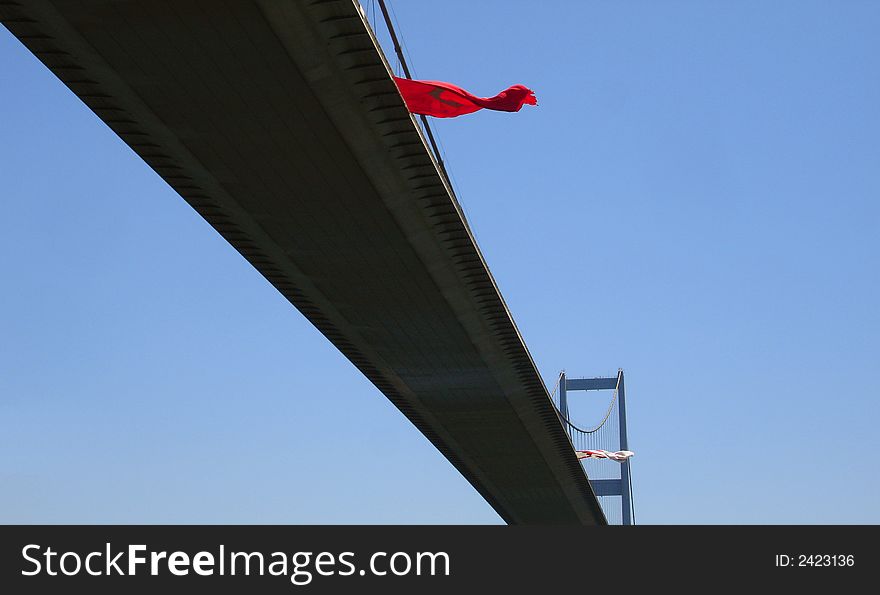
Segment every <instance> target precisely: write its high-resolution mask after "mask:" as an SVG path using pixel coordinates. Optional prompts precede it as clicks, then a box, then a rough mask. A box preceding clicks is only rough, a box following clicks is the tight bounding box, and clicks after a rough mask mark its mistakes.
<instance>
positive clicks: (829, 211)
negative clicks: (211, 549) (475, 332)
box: [0, 0, 880, 523]
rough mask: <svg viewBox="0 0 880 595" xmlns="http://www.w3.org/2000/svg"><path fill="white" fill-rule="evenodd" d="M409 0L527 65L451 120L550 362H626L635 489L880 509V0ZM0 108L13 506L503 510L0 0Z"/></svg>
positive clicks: (504, 264) (483, 231)
mask: <svg viewBox="0 0 880 595" xmlns="http://www.w3.org/2000/svg"><path fill="white" fill-rule="evenodd" d="M363 3H364V4H365V5H367V6H368V7H370V6H371V5H372V3H371V2H370V0H364V2H363ZM391 4H392V6H393V7H394V10H395V14H396V17H397V19H398V21H399V27H400V32H401V33H402V35H403V38H404V40H405V42H406V46H407V50H408V52H409V55H410V57H411V60H412V66H413V67H414V70H415V75H416V76H417V77H422V78H427V79H439V80H447V81H450V82H453V83H456V84H459V85H461V86H463V87H465V88H466V89H468V90H470V91H472V92H474V93H476V94H478V95H493V94H495V93H496V92H498V91H499V90H501V89H503V88H505V87H507V86H508V85H510V84H513V83H523V84H526V85H528V86H529V87H531V88H533V89H534V90H535V91H536V93H537V96H538V99H539V106H538V107H536V108H532V107H530V106H526V107H525V108H524V109H523V111H522V112H520V113H518V114H502V113H492V112H478V113H476V114H473V115H469V116H464V117H461V118H457V119H454V120H445V121H435V122H434V127H435V131H436V132H437V134H438V136H439V137H440V139H441V140H442V143H443V146H444V149H445V153H446V161H447V164H448V167H449V169H450V170H451V172H452V175H453V179H454V182H455V184H456V187H457V191H458V195H459V197H460V200H461V202H462V203H463V205H464V208H465V211H466V213H467V215H468V218H469V221H470V223H471V224H472V226H473V228H474V230H475V233H476V236H477V238H478V240H479V243H480V246H481V248H482V249H483V251H484V253H485V255H486V258H487V260H488V262H489V265H490V267H491V269H492V271H493V273H494V274H495V277H496V279H497V281H498V284H499V286H500V288H501V290H502V292H503V293H504V296H505V298H506V300H507V302H508V305H509V306H510V308H511V310H512V312H513V314H514V317H515V319H516V321H517V323H518V325H519V327H520V329H521V331H522V333H523V335H524V337H525V338H526V341H527V343H528V345H529V348H530V350H531V352H532V354H533V356H534V357H535V359H536V362H537V363H538V365H539V367H540V369H541V372H542V374H544V376H545V378H546V379H547V381H548V384H551V385H552V383H553V382H554V381H555V376H556V374H557V373H558V371H559V370H560V369H562V368H565V369H566V370H567V372H568V373H569V374H571V375H584V376H594V375H605V374H613V373H614V372H615V371H616V370H617V368H618V367H623V368H624V369H625V370H626V374H627V389H628V391H627V397H628V416H629V423H630V428H629V434H630V444H631V448H632V450H634V451H635V452H636V456H635V458H634V459H633V481H634V490H635V501H636V512H637V517H638V520H639V522H641V523H878V522H880V505H878V502H880V479H878V475H880V474H878V463H877V456H876V453H877V452H878V451H880V438H878V432H877V431H876V427H877V423H878V421H880V405H878V396H880V378H878V373H877V372H878V353H880V340H878V336H880V314H878V306H877V304H878V295H880V278H878V277H880V274H878V266H877V255H878V253H880V250H878V248H880V201H878V199H880V149H878V142H880V141H878V139H880V110H878V108H877V106H878V105H880V68H878V58H877V56H880V38H878V36H877V35H876V31H877V28H878V26H880V4H877V3H874V2H857V1H854V0H853V1H848V2H809V1H806V2H784V1H780V2H773V3H766V2H737V3H730V2H697V1H696V0H692V1H688V2H683V1H682V2H624V3H621V2H593V1H589V2H588V1H579V2H575V1H570V2H547V3H534V2H528V3H527V2H513V1H505V2H498V1H487V2H463V1H448V2H444V3H443V9H442V10H438V9H437V4H436V3H421V2H401V1H399V0H398V1H394V2H392V3H391ZM371 14H372V12H371ZM389 49H390V48H389ZM392 61H393V60H392ZM0 114H2V115H3V117H2V118H0V205H2V212H3V216H2V217H0V270H2V280H3V292H2V294H0V296H2V297H0V304H2V307H0V337H2V340H0V486H2V489H0V522H65V523H66V522H77V523H85V522H99V523H104V522H108V523H115V522H137V523H152V522H168V523H177V522H189V523H221V522H247V523H269V522H271V523H497V522H499V520H498V517H497V516H496V515H495V513H494V512H493V511H492V510H491V508H490V507H489V506H488V505H487V504H485V503H484V502H483V501H482V500H481V498H480V497H479V496H478V494H477V493H476V492H475V491H474V490H473V489H472V488H471V487H470V486H469V485H468V484H467V483H466V482H465V481H464V480H463V479H462V478H461V477H460V476H459V475H458V474H457V472H456V471H455V470H454V469H453V468H452V466H451V465H449V464H448V463H447V462H446V461H445V459H443V457H441V456H440V455H439V454H438V453H437V452H436V451H435V450H434V449H433V447H431V446H430V444H428V442H427V441H426V440H425V439H424V438H423V437H422V436H421V434H419V433H418V432H417V431H416V430H415V429H414V428H413V427H412V426H411V425H410V424H409V422H407V421H406V420H405V418H404V417H403V416H402V415H401V414H400V413H399V412H397V411H396V410H395V409H394V408H393V407H392V406H391V405H390V403H389V402H388V401H387V400H386V399H385V398H384V397H383V396H382V395H381V394H380V393H379V392H378V390H376V389H375V388H374V387H373V386H372V385H371V384H370V383H369V382H368V381H367V380H366V379H365V378H363V377H362V376H361V375H360V374H359V373H358V372H357V371H356V370H355V369H354V367H353V366H352V365H351V364H349V363H348V362H347V360H345V359H344V358H343V357H342V356H341V355H340V354H339V353H338V352H337V351H336V350H335V349H334V348H333V347H332V346H331V345H330V343H329V342H328V341H327V340H326V339H324V338H323V336H321V335H320V333H318V332H317V331H316V330H315V329H314V328H312V327H311V325H310V324H309V323H308V322H307V321H306V320H305V319H304V318H303V317H302V316H301V315H300V314H299V313H298V312H297V311H296V310H295V309H294V308H293V307H291V306H290V305H289V304H288V303H287V302H286V301H285V300H284V299H283V298H282V297H281V296H280V295H279V294H278V293H277V292H276V291H275V290H274V289H273V288H272V287H271V285H269V283H268V282H267V281H265V280H264V279H263V278H262V277H261V276H260V275H259V274H258V273H257V272H256V271H255V270H253V268H252V267H251V266H250V265H249V264H248V263H247V262H246V261H244V259H242V258H241V256H239V255H238V254H237V253H236V252H235V251H234V250H233V249H232V248H231V247H230V246H228V245H227V244H226V243H225V241H224V240H223V239H222V238H221V237H220V236H219V235H218V234H217V233H216V232H215V231H214V230H213V229H212V228H211V227H210V226H209V225H208V224H207V223H205V222H204V221H203V220H201V218H200V217H199V216H198V215H197V214H196V213H195V212H194V211H193V210H192V209H191V208H190V207H189V206H188V205H186V203H185V202H184V201H183V200H182V199H180V198H179V197H178V196H176V195H175V194H174V192H173V191H172V190H171V189H170V188H169V187H168V186H167V185H166V184H165V183H164V182H163V181H162V180H161V179H160V178H159V177H158V176H157V175H156V174H155V173H153V172H152V171H151V170H150V169H149V168H148V167H147V166H146V165H145V164H144V163H143V162H141V161H140V159H139V158H137V157H136V155H135V154H134V153H133V152H132V151H131V150H130V149H128V148H127V147H126V146H125V145H124V143H122V141H120V140H119V139H118V138H116V137H115V135H114V134H113V133H112V132H111V131H110V130H109V129H108V128H107V127H106V126H105V125H104V124H102V123H101V122H100V121H99V120H98V119H97V118H96V117H95V116H94V115H93V114H92V113H91V112H90V111H89V110H88V109H87V108H86V107H85V106H84V105H82V104H81V103H80V102H79V101H78V100H77V99H76V98H75V97H74V96H73V95H72V94H71V93H70V92H69V91H68V90H67V89H66V88H65V87H63V85H61V83H59V82H58V81H57V80H56V79H55V78H54V76H53V75H51V74H50V73H49V72H48V71H47V70H46V69H45V68H44V67H43V66H42V65H41V64H40V63H39V62H38V61H37V60H36V58H34V57H33V56H32V55H30V54H29V53H28V52H27V51H26V50H25V49H24V48H23V47H22V46H21V45H20V44H19V43H18V42H17V41H16V40H15V39H14V38H13V37H12V36H11V35H10V34H9V33H8V32H7V31H6V30H5V29H0ZM582 398H586V397H582ZM584 411H586V409H585V410H584ZM583 421H584V423H585V424H587V423H588V422H589V421H590V420H583Z"/></svg>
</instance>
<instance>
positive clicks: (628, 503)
mask: <svg viewBox="0 0 880 595" xmlns="http://www.w3.org/2000/svg"><path fill="white" fill-rule="evenodd" d="M599 390H612V391H614V397H613V398H612V400H611V404H610V405H609V407H608V411H607V413H606V415H605V418H604V419H603V420H602V421H601V422H600V423H599V425H597V426H595V427H592V428H589V429H584V428H581V427H579V426H577V425H575V424H574V423H572V421H571V417H570V415H569V406H568V399H569V393H571V392H575V391H599ZM558 391H559V400H558V403H556V407H557V409H558V411H559V415H560V418H561V421H562V423H563V425H564V426H565V429H566V431H567V432H568V435H569V437H570V438H571V441H572V444H573V445H574V446H575V448H576V449H580V448H583V449H584V450H593V449H600V450H629V448H628V441H627V435H626V387H625V384H624V375H623V369H622V368H621V369H619V370H618V371H617V376H610V377H601V378H568V377H567V376H566V374H565V372H564V371H563V372H561V373H560V375H559V384H558ZM615 408H616V415H614V409H615ZM615 426H616V427H615ZM585 461H589V459H585ZM609 463H610V461H607V460H603V461H599V462H596V463H594V465H595V468H594V471H596V472H594V473H590V471H589V470H588V471H587V474H588V476H591V477H593V476H595V478H591V479H590V485H591V486H592V488H593V492H594V493H595V494H596V496H597V497H598V498H599V499H600V501H604V502H607V503H608V504H604V502H603V510H604V511H605V514H606V516H608V514H609V513H610V512H612V511H611V510H608V509H607V508H606V506H609V505H610V502H611V501H612V500H611V498H610V497H615V496H619V497H620V520H621V521H620V522H621V524H623V525H632V524H633V503H632V481H631V480H632V476H631V469H630V460H629V459H626V460H625V461H623V462H621V463H619V464H614V466H613V467H609V466H608V465H609ZM590 464H591V463H585V465H587V466H589V465H590ZM618 468H619V473H618V472H616V469H618ZM609 470H610V471H609ZM614 512H616V511H614Z"/></svg>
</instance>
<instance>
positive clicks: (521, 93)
mask: <svg viewBox="0 0 880 595" xmlns="http://www.w3.org/2000/svg"><path fill="white" fill-rule="evenodd" d="M394 82H396V83H397V88H398V89H400V94H401V95H402V96H403V100H404V101H405V102H406V107H407V108H408V109H409V111H411V112H412V113H414V114H421V115H423V116H434V117H435V118H454V117H455V116H463V115H464V114H470V113H472V112H475V111H477V110H479V109H482V108H486V109H493V110H498V111H502V112H518V111H519V110H520V108H522V106H523V104H526V103H528V104H529V105H538V100H537V99H535V93H534V92H533V91H532V90H531V89H529V88H528V87H524V86H523V85H514V86H512V87H509V88H507V89H505V90H504V91H502V92H501V93H499V94H498V95H496V96H495V97H477V96H476V95H474V94H472V93H468V92H467V91H465V90H464V89H462V88H461V87H456V86H455V85H452V84H449V83H441V82H439V81H414V80H412V79H403V78H398V77H394Z"/></svg>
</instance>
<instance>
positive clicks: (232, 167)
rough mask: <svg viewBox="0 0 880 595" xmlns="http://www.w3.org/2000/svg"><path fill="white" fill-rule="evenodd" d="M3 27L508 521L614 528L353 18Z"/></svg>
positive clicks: (309, 4)
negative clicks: (133, 152) (597, 525)
mask: <svg viewBox="0 0 880 595" xmlns="http://www.w3.org/2000/svg"><path fill="white" fill-rule="evenodd" d="M0 18H2V20H3V22H4V24H5V25H6V26H7V27H8V28H9V29H10V30H11V31H12V32H13V34H15V35H16V36H17V37H18V38H19V39H20V40H21V41H22V42H23V43H24V44H25V45H26V46H27V47H28V48H29V49H30V50H31V51H32V52H33V53H34V54H35V55H36V56H37V57H38V58H39V59H40V60H41V61H42V62H43V63H44V64H45V65H46V66H47V67H49V68H50V69H51V70H52V71H53V72H54V73H55V74H56V75H57V76H58V77H59V78H60V79H61V80H62V81H63V82H64V83H65V84H66V85H67V86H68V87H69V88H70V89H71V90H72V91H73V92H74V93H75V94H76V95H77V96H78V97H79V98H80V99H81V100H82V101H84V102H85V103H86V104H87V105H88V106H89V107H90V108H91V109H92V110H93V111H94V112H95V113H96V114H97V115H98V116H99V117H100V118H101V119H102V120H103V121H104V122H106V123H107V125H108V126H110V127H111V128H112V129H113V130H114V131H115V132H116V133H117V134H118V135H119V136H120V137H121V138H122V139H123V140H124V141H125V142H126V143H128V145H129V146H130V147H131V148H132V149H133V150H134V151H136V152H137V153H138V154H139V155H140V156H141V157H142V158H143V159H144V160H145V161H146V162H147V163H148V164H149V165H150V166H151V167H152V168H153V169H154V170H155V171H156V172H158V173H159V175H161V176H162V177H163V178H164V179H165V180H166V181H167V182H168V184H170V185H171V186H172V187H173V188H174V189H175V190H176V191H177V192H178V193H179V194H180V195H181V196H182V197H183V198H184V199H185V200H186V201H187V202H188V203H189V204H190V205H192V207H193V208H194V209H196V211H198V212H199V213H200V214H201V215H202V216H203V217H204V218H205V219H206V220H207V221H208V222H209V223H210V224H211V225H212V226H213V227H214V228H215V229H216V230H217V231H218V232H219V233H221V234H222V235H223V237H225V238H226V239H227V240H228V241H229V242H230V243H231V244H232V245H233V246H234V247H235V248H236V249H237V250H238V251H239V252H240V253H241V254H242V255H243V256H244V257H245V258H246V259H247V260H248V261H250V262H251V263H252V264H253V266H254V267H256V268H257V269H258V270H259V271H260V272H261V273H262V274H263V275H264V276H265V277H266V278H267V279H268V280H269V281H270V282H271V283H272V284H273V285H274V286H275V287H276V288H277V289H278V291H280V292H281V293H282V294H283V295H284V296H285V297H286V298H287V299H288V300H290V302H291V303H292V304H293V305H294V306H296V307H297V308H298V309H299V310H300V312H302V313H303V314H304V315H305V316H306V317H307V318H308V319H309V320H310V321H311V322H312V323H313V324H314V325H315V326H316V327H317V328H318V329H319V330H320V331H321V332H322V333H323V334H324V335H325V336H326V337H327V338H328V339H329V340H330V341H332V342H333V344H334V345H335V346H336V347H337V348H338V349H339V350H340V351H342V352H343V353H344V354H345V355H346V357H348V359H349V360H351V362H352V363H354V365H355V366H357V367H358V369H359V370H361V371H362V372H363V373H364V374H365V375H366V376H367V377H368V378H369V379H370V380H371V381H372V382H373V383H374V384H375V385H376V386H377V387H378V388H379V390H381V391H382V393H384V394H385V395H386V396H387V397H388V398H389V399H390V400H391V401H392V402H393V403H394V404H395V405H396V406H397V407H398V408H399V409H400V411H401V412H403V414H404V415H405V416H406V417H407V418H409V420H410V421H411V422H412V423H413V424H415V425H416V426H417V427H418V428H419V430H421V431H422V432H423V433H424V435H425V436H426V437H427V438H428V439H429V440H430V441H431V442H432V443H433V444H434V445H435V446H436V447H437V448H438V449H439V450H440V451H441V452H442V453H443V454H444V455H445V456H446V457H447V458H448V459H449V460H450V461H451V462H452V464H453V465H455V467H456V468H457V469H458V470H459V471H460V472H461V473H462V475H464V477H465V478H467V479H468V481H470V482H471V484H472V485H473V486H474V487H475V488H476V489H477V490H478V491H479V492H480V494H482V496H483V497H484V498H486V500H487V501H488V502H489V503H490V504H491V505H492V506H493V507H494V508H495V510H496V511H497V512H498V513H499V514H500V515H501V517H502V518H503V519H504V520H505V521H507V522H509V523H571V524H601V523H604V522H605V519H604V516H603V514H602V512H601V510H600V508H599V505H598V502H597V500H596V498H595V496H594V494H593V492H592V490H591V489H590V486H589V483H588V481H587V477H586V476H585V474H584V472H583V470H582V468H581V466H580V464H579V463H578V462H577V460H576V458H575V455H574V453H573V451H572V447H571V444H570V442H569V439H568V437H567V435H566V434H565V433H564V431H563V428H562V426H561V425H560V423H559V421H558V418H557V414H556V411H555V409H554V407H553V405H552V403H551V401H550V399H549V396H548V394H547V391H546V388H545V387H544V385H543V382H542V381H541V378H540V376H539V374H538V371H537V369H536V367H535V365H534V363H533V361H532V359H531V357H530V355H529V353H528V351H527V349H526V346H525V344H524V342H523V340H522V338H521V336H520V335H519V333H518V331H517V329H516V326H515V325H514V322H513V320H512V318H511V316H510V314H509V312H508V311H507V308H506V306H505V304H504V301H503V299H502V297H501V295H500V293H499V292H498V289H497V287H496V286H495V283H494V281H493V279H492V276H491V274H490V272H489V270H488V268H487V266H486V264H485V262H484V260H483V258H482V255H481V254H480V252H479V249H478V247H477V245H476V243H475V241H474V238H473V236H472V234H471V232H470V230H469V228H468V226H467V223H466V222H465V220H464V218H463V216H462V213H461V210H460V208H459V205H458V204H457V202H456V201H455V199H454V198H453V197H452V196H451V195H450V192H449V191H448V189H447V187H446V186H445V185H444V183H443V180H442V178H441V177H440V176H439V174H438V171H437V167H436V164H435V163H434V161H433V159H432V157H431V155H430V153H429V151H428V150H427V148H426V146H425V144H424V140H423V139H422V137H421V134H420V132H419V131H418V129H417V126H416V125H415V122H414V120H413V118H412V117H411V116H410V115H409V113H408V112H407V111H406V109H405V107H404V105H403V102H402V100H401V98H400V96H399V94H398V93H397V91H396V88H395V86H394V83H393V81H392V79H391V76H390V72H389V70H388V68H387V65H386V63H385V62H384V59H383V58H382V56H381V54H380V52H379V51H378V49H377V47H376V45H375V42H374V40H373V38H372V36H371V35H370V33H369V31H368V29H367V27H366V26H365V24H364V22H363V20H362V18H361V15H360V12H359V11H358V9H357V6H356V5H355V4H354V3H353V2H352V1H351V0H330V1H328V0H312V1H305V0H303V1H289V2H274V1H270V0H266V1H263V2H253V1H235V0H232V1H227V2H208V1H202V2H198V1H190V0H178V1H172V0H151V1H150V2H118V1H111V0H96V1H88V2H84V1H78V0H55V1H43V0H19V1H10V0H0ZM9 91H10V92H11V90H9ZM156 234H157V236H159V237H161V234H162V230H161V229H157V230H156ZM218 323H220V324H222V321H221V322H218Z"/></svg>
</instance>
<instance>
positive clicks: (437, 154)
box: [379, 0, 455, 196]
mask: <svg viewBox="0 0 880 595" xmlns="http://www.w3.org/2000/svg"><path fill="white" fill-rule="evenodd" d="M379 8H380V9H381V10H382V17H383V18H384V19H385V26H386V27H387V28H388V33H389V34H390V35H391V41H392V43H394V52H395V53H396V54H397V59H398V60H400V66H401V68H403V74H404V75H405V76H406V78H408V79H410V80H412V73H411V72H410V71H409V66H408V65H407V63H406V58H404V57H403V50H402V49H401V47H400V42H399V41H398V40H397V33H395V31H394V25H392V24H391V16H390V15H389V14H388V7H387V6H385V0H379ZM419 118H421V120H422V126H423V127H424V128H425V134H427V135H428V141H429V142H430V143H431V149H433V151H434V158H435V159H437V165H438V166H439V167H440V172H441V173H442V174H443V178H444V179H445V180H446V185H447V186H449V191H450V192H452V196H455V188H453V187H452V181H451V180H450V179H449V173H448V172H447V171H446V165H444V164H443V158H442V157H441V156H440V149H439V148H438V147H437V141H436V140H434V133H433V132H431V127H430V126H428V118H427V117H426V116H419Z"/></svg>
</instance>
